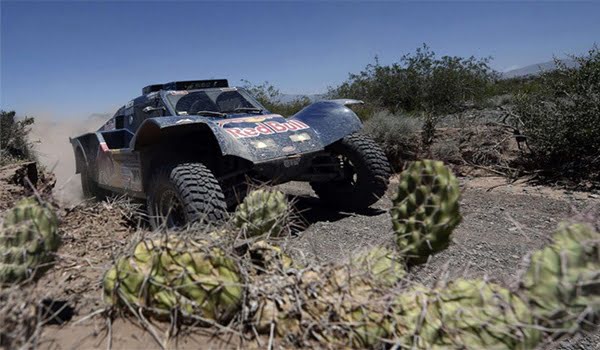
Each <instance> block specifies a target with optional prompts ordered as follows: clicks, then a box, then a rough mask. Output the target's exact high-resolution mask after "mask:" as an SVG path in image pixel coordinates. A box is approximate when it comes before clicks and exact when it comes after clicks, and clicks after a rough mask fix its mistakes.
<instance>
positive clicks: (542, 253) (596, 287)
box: [520, 224, 600, 333]
mask: <svg viewBox="0 0 600 350" xmlns="http://www.w3.org/2000/svg"><path fill="white" fill-rule="evenodd" d="M553 240H554V242H553V243H552V244H551V245H550V246H548V247H546V248H544V249H541V250H538V251H536V252H534V253H533V255H532V256H531V258H530V265H529V268H528V269H527V271H526V272H525V274H524V275H523V277H522V279H521V282H520V291H521V293H522V296H523V297H524V299H526V300H527V301H528V302H529V304H530V306H531V308H532V310H533V311H534V313H535V316H536V317H537V318H538V320H539V323H540V324H543V325H544V326H545V327H547V328H548V329H553V330H555V331H556V332H559V333H563V332H574V331H577V330H578V328H579V327H580V326H582V325H585V323H586V321H587V322H589V323H591V324H594V323H595V321H596V320H597V319H598V317H599V316H600V280H599V279H598V276H600V234H599V233H598V232H596V231H594V230H593V229H592V228H591V227H589V226H587V225H585V224H572V225H567V224H562V225H561V226H560V227H559V229H558V230H557V231H556V232H555V233H554V236H553Z"/></svg>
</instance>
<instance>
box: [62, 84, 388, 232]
mask: <svg viewBox="0 0 600 350" xmlns="http://www.w3.org/2000/svg"><path fill="white" fill-rule="evenodd" d="M356 103H361V102H360V101H356V100H329V101H320V102H315V103H313V104H311V105H309V106H307V107H306V108H304V109H303V110H301V111H300V112H298V113H297V114H295V115H294V116H292V117H290V118H287V119H286V118H284V117H282V116H281V115H277V114H271V113H270V112H269V111H267V110H266V109H265V107H263V106H262V105H261V104H260V103H259V102H258V101H257V100H256V99H255V98H253V97H252V96H251V95H250V94H249V93H248V92H247V91H246V90H244V89H242V88H235V87H229V84H228V82H227V80H225V79H220V80H198V81H178V82H171V83H166V84H157V85H150V86H146V87H145V88H143V94H142V96H140V97H137V98H135V99H133V100H131V101H129V102H128V103H127V104H126V105H125V106H123V107H121V108H120V109H119V110H118V111H117V112H116V113H115V115H114V116H113V117H112V118H110V120H108V121H107V122H106V123H105V124H104V125H103V126H102V127H101V128H100V129H99V130H98V131H96V132H93V133H87V134H84V135H81V136H78V137H75V138H71V139H70V141H71V144H72V145H73V150H74V152H75V159H76V172H77V173H80V174H81V185H82V188H83V192H84V195H85V196H96V197H102V196H105V195H106V194H109V193H117V194H126V195H129V196H131V197H134V198H138V199H142V200H146V202H147V206H148V211H149V214H150V218H151V222H152V224H153V225H154V226H158V225H163V224H164V225H166V226H167V227H181V226H184V225H187V224H190V223H193V222H198V221H204V222H214V221H219V220H222V219H223V218H224V217H225V215H226V211H227V209H228V208H231V207H233V206H235V205H236V203H237V201H238V200H239V199H240V198H241V197H242V196H243V194H244V193H245V189H246V184H247V183H248V181H249V180H250V181H260V182H268V183H270V184H279V183H283V182H287V181H306V182H309V183H310V185H311V186H312V188H313V189H314V191H315V192H316V194H317V195H318V196H319V197H320V198H321V199H322V200H323V201H325V202H326V203H328V204H329V205H331V206H335V207H337V208H339V209H343V210H360V209H364V208H367V207H368V206H370V205H371V204H373V203H374V202H375V201H377V200H378V198H379V197H381V196H382V195H383V194H384V192H385V190H386V188H387V185H388V181H389V177H390V173H391V169H390V165H389V163H388V160H387V159H386V156H385V154H384V153H383V151H382V150H381V149H380V147H379V146H377V145H376V144H375V143H374V142H373V141H372V140H370V139H369V138H368V137H366V136H364V135H362V134H360V133H358V132H359V130H360V129H361V127H362V124H361V122H360V120H359V119H358V117H357V116H356V114H354V112H353V111H352V110H351V109H349V108H348V106H350V105H352V104H356Z"/></svg>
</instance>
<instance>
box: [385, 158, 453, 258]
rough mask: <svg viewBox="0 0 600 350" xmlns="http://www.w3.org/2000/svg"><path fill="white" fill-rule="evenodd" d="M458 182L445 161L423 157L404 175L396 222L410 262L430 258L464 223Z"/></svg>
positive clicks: (394, 211)
mask: <svg viewBox="0 0 600 350" xmlns="http://www.w3.org/2000/svg"><path fill="white" fill-rule="evenodd" d="M459 198H460V189H459V186H458V181H457V180H456V177H454V175H453V174H452V172H451V171H450V170H449V169H448V168H447V167H446V166H444V163H442V162H439V161H433V160H422V161H417V162H414V163H412V164H411V165H410V166H409V167H408V169H406V170H404V171H403V172H402V173H401V174H400V183H399V185H398V193H397V195H396V196H395V197H394V198H393V199H392V202H393V207H392V209H391V216H392V222H393V225H394V231H395V233H396V242H397V244H398V247H399V250H400V253H401V254H402V255H405V256H406V258H407V260H408V262H409V263H413V264H414V263H422V262H425V261H427V258H428V257H429V255H431V254H434V253H436V252H438V251H440V250H442V249H444V248H446V247H447V246H448V244H449V243H450V234H451V233H452V230H454V228H455V227H456V226H457V225H458V224H459V223H460V221H461V215H460V212H459V203H458V201H459Z"/></svg>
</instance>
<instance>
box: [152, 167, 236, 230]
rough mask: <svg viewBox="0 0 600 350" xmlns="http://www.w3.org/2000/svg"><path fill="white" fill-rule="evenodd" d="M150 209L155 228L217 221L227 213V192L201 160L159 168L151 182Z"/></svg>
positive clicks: (170, 227) (171, 227)
mask: <svg viewBox="0 0 600 350" xmlns="http://www.w3.org/2000/svg"><path fill="white" fill-rule="evenodd" d="M147 202H148V212H149V214H150V223H151V225H152V227H153V228H154V229H157V228H159V227H166V228H168V229H178V228H184V227H186V226H188V225H191V224H194V223H203V224H217V223H220V222H223V221H224V220H225V219H226V217H227V206H226V204H225V196H224V195H223V191H222V190H221V186H220V185H219V182H218V181H217V179H216V178H215V176H214V175H213V173H212V172H211V171H210V169H208V168H207V167H206V166H205V165H203V164H201V163H181V164H177V165H173V166H167V167H163V168H161V169H159V170H158V171H157V172H156V173H155V174H154V176H153V177H152V180H151V182H150V187H149V195H148V199H147Z"/></svg>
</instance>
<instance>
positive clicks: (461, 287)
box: [394, 279, 540, 349]
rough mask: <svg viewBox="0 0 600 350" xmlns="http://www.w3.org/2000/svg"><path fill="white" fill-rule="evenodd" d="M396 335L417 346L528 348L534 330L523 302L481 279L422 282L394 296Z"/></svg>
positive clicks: (405, 343)
mask: <svg viewBox="0 0 600 350" xmlns="http://www.w3.org/2000/svg"><path fill="white" fill-rule="evenodd" d="M396 304H397V305H396V308H395V310H394V312H395V313H396V315H397V318H396V322H395V323H396V332H397V333H396V336H397V338H396V339H395V341H394V342H396V343H397V344H400V345H401V346H402V347H407V348H417V349H445V348H467V349H532V348H534V347H535V345H536V344H537V343H538V341H539V340H540V334H539V332H538V331H536V330H534V328H533V327H532V324H533V319H532V316H531V314H530V312H529V309H528V307H527V305H526V304H525V303H524V302H523V301H522V300H521V299H520V298H518V297H517V296H516V295H514V294H512V293H511V292H510V291H509V290H507V289H505V288H503V287H500V286H498V285H495V284H491V283H486V282H484V281H481V280H462V279H459V280H456V281H453V282H450V283H449V284H448V285H447V286H445V287H444V288H435V289H428V288H425V287H423V286H419V287H415V288H413V289H412V290H411V291H409V292H406V293H403V294H401V295H400V296H399V297H398V298H397V300H396Z"/></svg>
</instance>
